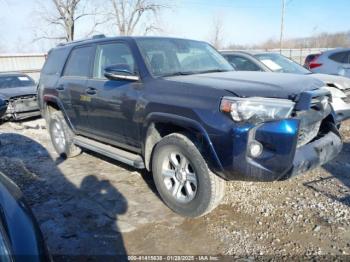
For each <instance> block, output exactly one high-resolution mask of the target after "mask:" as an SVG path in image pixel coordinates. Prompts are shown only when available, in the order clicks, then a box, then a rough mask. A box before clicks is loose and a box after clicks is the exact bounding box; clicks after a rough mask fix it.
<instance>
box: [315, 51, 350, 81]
mask: <svg viewBox="0 0 350 262" xmlns="http://www.w3.org/2000/svg"><path fill="white" fill-rule="evenodd" d="M308 69H309V70H311V71H312V72H314V73H322V74H330V75H340V76H345V77H348V78H350V48H337V49H332V50H328V51H325V52H323V53H321V54H318V55H315V57H314V58H313V59H312V60H311V61H310V62H308Z"/></svg>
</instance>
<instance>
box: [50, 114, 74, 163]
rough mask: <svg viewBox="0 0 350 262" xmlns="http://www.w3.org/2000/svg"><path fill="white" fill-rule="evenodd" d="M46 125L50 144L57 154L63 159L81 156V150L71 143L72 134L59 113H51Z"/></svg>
mask: <svg viewBox="0 0 350 262" xmlns="http://www.w3.org/2000/svg"><path fill="white" fill-rule="evenodd" d="M47 124H48V127H49V133H50V137H51V142H52V144H53V146H54V148H55V150H56V152H57V154H59V155H60V156H61V157H64V158H72V157H75V156H78V155H80V154H81V149H80V148H79V147H77V146H76V145H74V143H73V138H74V133H73V132H72V130H71V129H70V127H69V126H68V124H67V122H66V120H65V119H64V116H63V114H62V112H61V111H53V112H52V111H51V112H50V113H49V117H48V121H47Z"/></svg>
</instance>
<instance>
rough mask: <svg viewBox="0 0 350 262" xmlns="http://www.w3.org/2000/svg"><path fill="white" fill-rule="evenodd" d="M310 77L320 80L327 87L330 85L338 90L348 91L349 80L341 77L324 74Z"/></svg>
mask: <svg viewBox="0 0 350 262" xmlns="http://www.w3.org/2000/svg"><path fill="white" fill-rule="evenodd" d="M310 76H312V77H314V78H316V79H319V80H322V81H323V82H324V83H325V84H327V85H331V86H333V85H334V87H336V88H338V89H340V90H347V89H350V79H349V78H346V77H343V76H337V75H326V74H312V75H310Z"/></svg>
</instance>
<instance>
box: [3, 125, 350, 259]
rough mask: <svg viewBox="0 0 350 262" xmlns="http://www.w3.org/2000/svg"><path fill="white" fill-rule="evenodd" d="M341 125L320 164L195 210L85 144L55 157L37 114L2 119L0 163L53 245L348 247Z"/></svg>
mask: <svg viewBox="0 0 350 262" xmlns="http://www.w3.org/2000/svg"><path fill="white" fill-rule="evenodd" d="M342 135H343V136H344V141H345V144H344V149H343V152H342V153H341V155H340V156H339V157H338V158H337V159H335V160H334V161H332V162H331V163H329V164H327V165H326V166H324V167H323V168H319V169H316V170H314V171H312V172H310V173H307V174H305V175H303V176H299V177H297V178H294V179H291V180H288V181H284V182H275V183H250V182H230V183H229V184H228V190H227V193H226V196H225V200H224V202H223V204H222V205H220V206H219V207H218V208H217V209H216V210H214V211H213V212H212V213H211V214H209V215H207V216H205V217H202V218H199V219H184V218H181V217H179V216H177V215H176V214H174V213H172V212H171V211H170V210H169V209H168V208H167V207H166V206H164V204H163V203H162V202H161V200H160V199H159V197H158V195H157V193H156V191H155V188H154V184H153V182H152V179H151V176H150V174H148V173H147V172H139V171H136V170H133V169H131V168H129V167H127V166H125V165H123V164H120V163H118V162H115V161H112V160H109V159H106V158H104V157H101V156H99V155H96V154H92V153H83V154H82V155H80V156H79V157H76V158H73V159H68V160H64V159H60V158H58V156H57V154H56V153H55V152H54V150H53V147H52V145H51V143H50V140H49V136H48V134H47V130H45V123H44V121H43V120H33V121H30V122H25V123H5V124H3V125H1V126H0V142H1V145H0V156H1V157H0V171H1V172H3V173H4V174H6V175H8V176H9V177H10V178H12V179H13V180H14V181H15V182H16V183H17V184H18V185H19V186H20V188H21V189H22V191H23V192H24V194H25V196H26V199H27V201H28V202H29V204H30V205H31V207H32V209H33V211H34V214H35V216H36V218H37V219H38V221H39V224H40V227H41V229H42V231H43V234H44V236H45V238H46V241H47V244H48V246H49V249H50V251H51V252H52V253H53V254H58V255H114V254H125V253H127V254H129V255H135V254H139V255H140V254H142V255H145V254H149V255H160V254H162V255H168V254H171V255H184V254H187V255H199V254H201V255H203V254H207V255H216V254H222V255H236V256H247V255H281V256H300V255H302V256H305V255H311V256H314V255H348V254H350V161H349V160H350V122H347V123H344V125H343V127H342ZM343 258H345V259H346V258H349V257H346V256H344V257H343ZM349 259H350V258H349Z"/></svg>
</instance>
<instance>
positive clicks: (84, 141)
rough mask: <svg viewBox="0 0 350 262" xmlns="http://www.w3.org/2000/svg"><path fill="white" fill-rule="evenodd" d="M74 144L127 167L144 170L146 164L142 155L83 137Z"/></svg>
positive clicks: (78, 138) (79, 137)
mask: <svg viewBox="0 0 350 262" xmlns="http://www.w3.org/2000/svg"><path fill="white" fill-rule="evenodd" d="M74 144H76V145H77V146H80V147H83V148H86V149H89V150H91V151H94V152H96V153H99V154H101V155H104V156H107V157H110V158H113V159H115V160H117V161H120V162H123V163H125V164H127V165H130V166H133V167H135V168H137V169H144V168H145V164H144V162H143V159H142V157H141V156H140V155H137V154H133V153H130V152H128V151H124V150H122V149H119V148H116V147H113V146H110V145H106V144H103V143H100V142H97V141H95V140H91V139H89V138H86V137H83V136H75V137H74Z"/></svg>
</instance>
